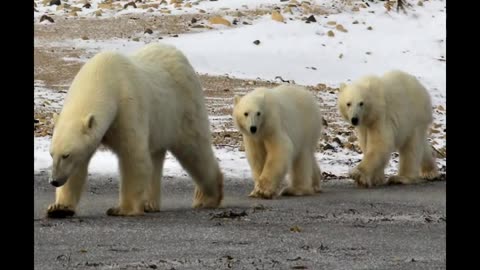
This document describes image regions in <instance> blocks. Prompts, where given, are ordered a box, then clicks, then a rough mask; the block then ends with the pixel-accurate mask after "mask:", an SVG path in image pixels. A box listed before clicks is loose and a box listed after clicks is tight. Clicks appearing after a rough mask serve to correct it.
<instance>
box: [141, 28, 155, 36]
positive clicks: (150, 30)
mask: <svg viewBox="0 0 480 270" xmlns="http://www.w3.org/2000/svg"><path fill="white" fill-rule="evenodd" d="M143 33H144V34H149V35H151V34H153V31H152V29H150V28H147V29H145V31H144V32H143Z"/></svg>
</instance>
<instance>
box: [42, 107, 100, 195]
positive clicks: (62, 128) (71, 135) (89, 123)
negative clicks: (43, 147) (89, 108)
mask: <svg viewBox="0 0 480 270" xmlns="http://www.w3.org/2000/svg"><path fill="white" fill-rule="evenodd" d="M53 121H54V126H55V127H54V131H53V136H52V141H51V144H50V155H51V157H52V159H53V164H52V171H51V177H50V180H49V181H50V184H52V185H53V186H55V187H60V186H62V185H64V184H65V183H66V182H67V180H68V178H69V177H70V176H71V175H72V174H73V173H74V172H75V170H76V169H77V168H78V167H79V166H80V165H82V164H85V162H88V159H89V158H90V157H91V156H92V155H93V153H94V151H95V149H96V145H95V142H96V141H97V140H96V139H95V135H94V134H95V132H93V129H94V128H95V126H96V121H95V116H94V115H93V114H88V115H86V116H85V117H83V118H75V119H72V118H71V117H69V116H68V115H60V116H58V115H56V114H54V116H53Z"/></svg>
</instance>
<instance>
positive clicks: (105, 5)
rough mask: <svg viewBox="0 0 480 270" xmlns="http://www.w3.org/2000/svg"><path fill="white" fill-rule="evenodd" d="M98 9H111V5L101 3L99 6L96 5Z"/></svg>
mask: <svg viewBox="0 0 480 270" xmlns="http://www.w3.org/2000/svg"><path fill="white" fill-rule="evenodd" d="M98 8H101V9H113V6H112V4H108V3H101V4H98Z"/></svg>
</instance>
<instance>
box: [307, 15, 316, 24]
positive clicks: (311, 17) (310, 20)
mask: <svg viewBox="0 0 480 270" xmlns="http://www.w3.org/2000/svg"><path fill="white" fill-rule="evenodd" d="M306 22H307V23H311V22H317V19H315V16H313V15H310V17H308V18H307V21H306Z"/></svg>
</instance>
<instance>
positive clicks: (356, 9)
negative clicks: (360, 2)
mask: <svg viewBox="0 0 480 270" xmlns="http://www.w3.org/2000/svg"><path fill="white" fill-rule="evenodd" d="M352 11H353V12H357V11H360V9H359V8H358V7H353V8H352Z"/></svg>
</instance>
